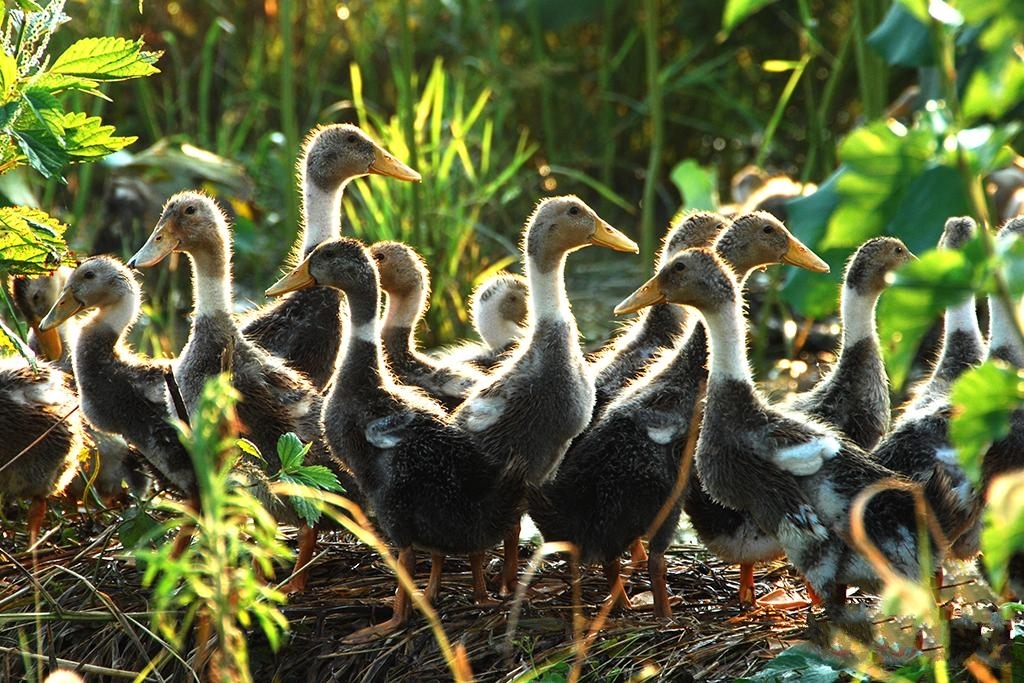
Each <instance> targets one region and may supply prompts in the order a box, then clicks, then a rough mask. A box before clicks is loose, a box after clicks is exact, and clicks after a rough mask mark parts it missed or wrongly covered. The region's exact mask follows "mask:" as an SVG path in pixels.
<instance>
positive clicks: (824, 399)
mask: <svg viewBox="0 0 1024 683" xmlns="http://www.w3.org/2000/svg"><path fill="white" fill-rule="evenodd" d="M915 258H916V257H915V256H914V255H913V254H912V253H911V252H910V250H909V249H907V245H905V244H904V243H903V242H902V240H899V239H897V238H895V237H874V238H872V239H869V240H867V241H866V242H864V244H862V245H861V246H860V247H859V248H858V249H857V250H856V251H855V252H854V253H853V255H852V256H851V257H850V259H849V261H848V262H847V264H846V270H845V271H844V273H843V285H842V288H841V293H840V296H839V307H840V319H841V321H842V342H841V346H840V350H839V358H838V360H837V361H836V364H835V365H834V366H833V367H832V369H831V370H830V371H829V372H828V373H827V374H826V375H825V376H824V377H822V378H821V380H819V381H818V382H817V384H815V386H814V387H813V388H812V389H810V390H809V391H805V392H803V393H801V394H796V395H795V396H794V397H793V398H792V399H790V400H789V401H788V405H789V407H790V408H792V409H794V410H796V411H799V412H801V413H806V414H808V415H813V416H814V417H816V418H818V419H820V420H822V421H824V422H827V423H829V424H830V425H832V426H833V427H835V428H836V429H838V430H839V431H840V432H841V433H842V434H843V435H844V436H845V437H846V438H848V439H850V440H851V441H853V442H854V443H855V444H857V445H858V446H860V447H861V448H863V449H865V450H871V449H872V448H874V447H875V446H876V445H878V442H879V441H880V440H881V438H882V436H883V435H884V434H886V432H888V431H889V421H890V416H891V406H890V399H889V376H888V375H887V374H886V372H885V363H884V362H883V360H882V348H881V345H880V344H879V341H878V330H877V329H876V327H875V307H876V305H877V304H878V299H879V297H881V295H882V292H884V291H885V289H886V287H887V286H888V284H889V281H890V280H889V275H890V273H892V272H893V271H894V270H896V269H897V268H899V267H900V266H902V265H903V264H905V263H909V262H910V261H912V260H914V259H915Z"/></svg>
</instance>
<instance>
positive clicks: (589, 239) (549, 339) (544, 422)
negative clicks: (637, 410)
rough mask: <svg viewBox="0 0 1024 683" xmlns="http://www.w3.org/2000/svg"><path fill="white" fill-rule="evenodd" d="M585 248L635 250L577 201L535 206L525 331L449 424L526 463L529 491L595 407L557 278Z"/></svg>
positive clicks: (507, 571)
mask: <svg viewBox="0 0 1024 683" xmlns="http://www.w3.org/2000/svg"><path fill="white" fill-rule="evenodd" d="M590 244H598V245H602V246H606V247H609V248H611V249H615V250H618V251H632V252H634V253H637V252H639V248H638V247H637V245H636V243H635V242H633V240H631V239H629V238H628V237H626V236H625V235H623V234H622V233H621V232H619V231H618V230H616V229H615V228H613V227H611V226H610V225H608V223H606V222H605V221H604V220H602V219H601V218H600V217H599V216H598V215H597V214H596V213H595V212H594V210H593V209H591V208H590V207H589V206H587V205H586V204H585V203H583V201H582V200H580V199H579V198H578V197H575V196H572V195H568V196H564V197H553V198H548V199H544V200H542V201H541V202H540V204H538V205H537V208H536V209H535V210H534V212H533V214H532V215H531V216H530V217H529V219H528V220H527V222H526V227H525V229H524V231H523V243H522V251H523V254H524V255H525V257H526V277H527V281H528V282H529V286H530V302H529V319H530V321H531V323H530V324H531V327H530V333H529V335H528V336H527V337H526V338H524V339H523V340H522V341H521V342H520V343H519V346H518V347H517V348H516V351H515V354H514V355H512V356H511V357H510V358H509V359H508V360H506V361H505V362H504V363H502V364H501V365H500V366H499V367H498V368H496V369H495V370H494V372H493V373H491V375H489V376H488V377H487V378H486V379H485V380H484V381H483V382H481V383H480V384H478V385H477V386H476V387H475V388H474V389H473V391H472V393H471V394H470V395H469V397H468V398H467V399H466V401H465V402H464V403H463V404H462V405H461V406H459V407H458V408H457V409H456V410H455V412H453V413H452V420H453V422H454V423H455V425H456V426H457V427H459V428H460V429H462V430H464V431H465V432H467V433H469V435H470V436H471V438H472V439H473V440H474V442H475V443H477V444H479V446H480V447H481V448H482V449H483V450H484V451H486V452H487V453H489V454H491V456H492V457H495V458H497V459H499V460H501V461H518V462H522V463H524V464H525V466H526V470H527V481H528V482H529V483H530V484H531V485H539V484H541V483H542V482H543V481H545V480H546V479H548V478H549V477H551V476H552V475H553V474H554V472H555V470H556V469H557V467H558V464H559V462H560V461H561V459H562V456H563V454H564V453H565V450H566V448H567V447H568V446H569V442H570V441H571V440H572V439H573V438H574V437H576V435H577V434H579V433H580V432H581V431H583V428H584V427H586V426H587V423H588V422H589V421H590V416H591V414H592V411H593V408H594V379H593V376H592V375H591V373H590V368H589V366H588V365H587V362H586V360H585V359H584V358H583V351H582V350H581V348H580V342H579V332H578V331H577V329H576V320H575V318H574V317H573V315H572V310H571V309H570V307H569V302H568V299H567V297H566V293H565V281H564V277H563V274H564V271H565V262H566V257H567V255H568V253H569V252H571V251H575V250H577V249H580V248H582V247H585V246H587V245H590ZM518 526H519V525H518V524H517V525H516V528H515V529H513V530H512V531H511V532H510V533H509V535H508V537H506V539H505V566H504V573H503V576H502V590H503V591H509V592H510V591H511V590H512V589H513V586H514V585H515V582H516V575H517V572H518V566H517V565H518V548H519V528H518Z"/></svg>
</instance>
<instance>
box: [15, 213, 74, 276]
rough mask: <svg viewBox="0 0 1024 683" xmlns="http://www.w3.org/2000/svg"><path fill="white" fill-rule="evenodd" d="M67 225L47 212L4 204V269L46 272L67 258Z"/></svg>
mask: <svg viewBox="0 0 1024 683" xmlns="http://www.w3.org/2000/svg"><path fill="white" fill-rule="evenodd" d="M66 229H67V226H66V225H64V224H63V223H61V222H60V221H58V220H57V219H55V218H53V217H52V216H50V215H49V214H47V213H46V212H45V211H40V210H39V209H33V208H30V207H27V206H5V207H0V272H5V273H10V274H11V275H42V274H44V273H49V272H50V271H52V270H53V269H54V268H56V267H57V266H59V265H61V264H62V263H64V262H65V261H66V260H67V245H66V244H65V243H64V238H63V235H64V231H65V230H66Z"/></svg>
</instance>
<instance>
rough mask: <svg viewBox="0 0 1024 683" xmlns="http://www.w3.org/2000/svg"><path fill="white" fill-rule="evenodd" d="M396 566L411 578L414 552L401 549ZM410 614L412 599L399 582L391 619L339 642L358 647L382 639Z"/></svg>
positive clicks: (414, 570)
mask: <svg viewBox="0 0 1024 683" xmlns="http://www.w3.org/2000/svg"><path fill="white" fill-rule="evenodd" d="M398 564H399V565H401V566H402V567H403V568H404V569H405V571H406V572H407V573H408V574H409V576H412V575H413V574H414V573H415V572H416V552H415V551H414V550H413V549H412V548H402V549H401V550H400V551H399V553H398ZM411 612H412V599H411V598H410V597H409V593H408V592H407V591H406V590H405V587H404V586H403V585H402V583H401V582H399V583H398V590H397V591H396V592H395V602H394V614H393V615H392V616H391V618H390V619H388V620H387V621H385V622H382V623H380V624H377V625H375V626H367V627H366V628H362V629H359V630H358V631H356V632H355V633H353V634H352V635H350V636H348V637H346V638H344V639H343V640H342V641H341V642H343V643H345V644H346V645H359V644H362V643H369V642H372V641H374V640H377V639H378V638H382V637H384V636H386V635H388V634H389V633H392V632H394V631H396V630H398V628H399V627H401V626H402V625H403V624H404V623H405V622H406V621H408V620H409V615H410V613H411Z"/></svg>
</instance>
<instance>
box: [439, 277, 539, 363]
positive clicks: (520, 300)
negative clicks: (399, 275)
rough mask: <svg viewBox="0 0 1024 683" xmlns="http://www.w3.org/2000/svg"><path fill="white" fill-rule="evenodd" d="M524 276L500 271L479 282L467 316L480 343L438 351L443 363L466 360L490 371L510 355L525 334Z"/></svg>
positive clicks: (465, 343) (526, 326)
mask: <svg viewBox="0 0 1024 683" xmlns="http://www.w3.org/2000/svg"><path fill="white" fill-rule="evenodd" d="M529 295H530V294H529V288H528V287H527V284H526V278H524V277H523V276H522V275H516V274H515V273H508V272H505V271H501V272H499V273H495V274H494V275H491V276H490V277H488V278H487V279H486V280H484V281H483V282H481V283H480V284H479V285H478V286H477V288H476V289H475V290H473V295H472V296H471V297H470V300H469V317H470V319H471V320H472V321H473V329H475V330H476V333H477V334H478V335H480V339H481V341H480V342H471V341H465V342H462V343H460V344H457V345H456V346H454V347H452V348H449V349H445V350H444V351H442V353H441V354H439V358H440V360H441V362H442V363H446V364H447V363H469V364H470V365H472V366H474V367H476V368H478V369H480V370H482V371H484V372H490V371H491V370H493V369H494V368H495V367H496V366H497V365H499V364H500V363H501V362H503V361H504V360H505V359H506V358H508V357H509V356H510V355H512V352H513V350H514V349H515V347H516V344H518V343H519V340H520V339H522V338H523V337H524V336H526V333H527V332H528V331H529V325H528V323H527V320H526V314H527V304H526V302H527V300H528V299H529Z"/></svg>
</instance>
